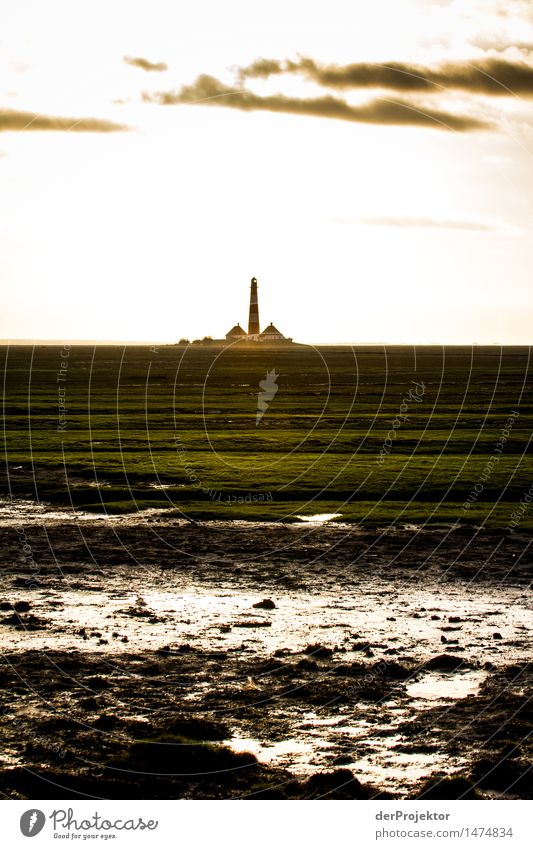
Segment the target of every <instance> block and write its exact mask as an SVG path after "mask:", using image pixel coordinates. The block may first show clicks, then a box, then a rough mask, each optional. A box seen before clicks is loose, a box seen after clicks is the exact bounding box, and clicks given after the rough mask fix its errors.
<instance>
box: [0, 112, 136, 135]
mask: <svg viewBox="0 0 533 849" xmlns="http://www.w3.org/2000/svg"><path fill="white" fill-rule="evenodd" d="M129 129H130V128H129V127H128V126H126V125H125V124H115V122H114V121H107V120H105V119H102V118H64V117H57V116H54V115H40V114H39V113H37V112H20V111H18V110H16V109H4V110H2V111H0V133H7V132H35V131H43V130H50V131H56V132H70V133H117V132H123V131H124V130H129Z"/></svg>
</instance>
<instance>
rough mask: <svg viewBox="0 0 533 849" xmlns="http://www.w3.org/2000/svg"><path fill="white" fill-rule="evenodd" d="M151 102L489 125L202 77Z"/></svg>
mask: <svg viewBox="0 0 533 849" xmlns="http://www.w3.org/2000/svg"><path fill="white" fill-rule="evenodd" d="M143 100H144V101H145V102H147V103H158V104H160V105H162V106H168V105H174V104H193V103H201V104H204V105H209V106H219V107H221V106H222V107H226V108H227V109H240V110H242V111H245V112H252V111H257V110H261V111H266V112H283V113H288V114H291V115H312V116H314V117H317V118H334V119H337V120H340V121H355V122H359V123H365V124H388V125H410V126H418V127H437V128H440V129H445V130H459V131H467V130H479V129H487V128H489V127H490V125H489V124H487V123H486V122H483V121H479V120H477V119H475V118H471V117H469V116H466V115H454V114H451V113H449V112H443V111H441V110H438V109H428V108H426V107H423V106H420V105H418V104H416V103H411V102H409V101H405V100H394V101H390V100H385V99H381V98H379V99H375V100H371V101H369V102H367V103H363V104H361V105H358V106H352V105H351V104H349V103H347V102H346V101H345V100H342V99H340V98H337V97H333V96H331V95H324V96H322V97H315V98H305V99H300V98H296V97H287V96H285V95H283V94H274V95H269V96H265V97H262V96H259V95H257V94H254V93H253V92H251V91H247V90H246V89H241V90H235V89H233V90H232V89H228V88H227V87H226V86H224V85H223V84H222V83H221V82H220V81H219V80H217V79H215V78H214V77H210V76H206V75H203V76H200V77H198V79H197V80H196V81H195V82H194V83H193V84H192V85H190V86H184V87H183V88H182V89H181V90H180V91H177V92H173V91H166V92H164V91H163V92H153V93H151V94H149V93H145V94H143Z"/></svg>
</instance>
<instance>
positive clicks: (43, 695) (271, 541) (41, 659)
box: [0, 516, 532, 799]
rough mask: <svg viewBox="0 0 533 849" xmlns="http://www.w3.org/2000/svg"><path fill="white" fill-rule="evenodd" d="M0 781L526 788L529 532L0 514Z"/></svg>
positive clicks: (258, 792) (141, 791)
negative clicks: (0, 740) (0, 520)
mask: <svg viewBox="0 0 533 849" xmlns="http://www.w3.org/2000/svg"><path fill="white" fill-rule="evenodd" d="M2 531H3V540H4V545H3V549H2V559H1V568H2V576H3V582H2V586H3V589H2V594H1V598H0V641H1V644H2V666H1V668H0V684H1V688H0V712H1V714H2V728H3V737H4V746H3V751H2V763H1V771H0V777H1V778H0V780H1V787H0V790H1V792H2V794H3V796H4V798H85V797H97V798H261V797H262V798H280V799H283V798H287V799H290V798H297V799H306V798H428V799H429V798H467V797H468V798H530V797H531V789H532V788H531V771H530V764H531V743H530V742H528V734H529V732H530V729H531V716H532V712H531V707H530V706H529V705H528V689H529V691H530V686H531V665H530V664H528V660H529V658H530V649H531V608H530V601H531V598H530V589H529V578H530V571H531V553H530V543H531V538H530V537H528V536H527V535H526V534H514V535H508V536H507V537H505V538H502V536H501V535H497V534H490V533H481V532H478V531H476V530H474V529H464V528H463V529H451V528H448V529H441V530H435V529H432V530H424V529H421V528H403V529H394V530H391V529H384V530H383V531H382V532H376V531H368V530H366V531H365V530H362V529H359V528H356V527H352V528H346V527H334V526H328V525H326V526H323V527H301V526H294V525H290V526H281V525H277V526H276V525H270V526H261V525H253V526H248V525H246V523H235V524H230V523H227V524H226V525H224V524H215V523H213V524H212V525H207V526H205V525H199V526H193V525H190V524H188V523H176V522H165V521H161V520H160V519H157V518H153V519H146V520H141V519H137V520H135V519H134V518H124V519H123V520H120V521H117V522H108V521H102V520H87V521H83V522H81V521H76V520H73V521H66V520H65V518H64V517H56V518H53V517H48V519H47V520H46V522H44V521H42V520H41V519H40V518H39V519H36V521H31V520H29V519H28V516H25V517H22V518H21V519H20V520H18V521H16V522H15V521H13V522H12V523H9V522H7V523H5V524H4V526H3V529H2Z"/></svg>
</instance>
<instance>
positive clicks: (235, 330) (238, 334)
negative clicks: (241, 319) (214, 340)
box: [226, 324, 246, 342]
mask: <svg viewBox="0 0 533 849" xmlns="http://www.w3.org/2000/svg"><path fill="white" fill-rule="evenodd" d="M244 337H246V330H244V329H243V328H242V327H241V325H240V324H236V325H235V327H232V328H231V330H228V332H227V333H226V341H227V342H237V341H238V340H239V339H243V338H244Z"/></svg>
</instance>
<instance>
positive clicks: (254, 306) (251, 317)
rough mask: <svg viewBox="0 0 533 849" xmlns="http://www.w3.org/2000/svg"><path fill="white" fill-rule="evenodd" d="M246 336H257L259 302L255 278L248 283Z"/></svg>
mask: <svg viewBox="0 0 533 849" xmlns="http://www.w3.org/2000/svg"><path fill="white" fill-rule="evenodd" d="M248 336H255V337H257V336H259V304H258V301H257V278H256V277H252V282H251V284H250V312H249V313H248Z"/></svg>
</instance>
